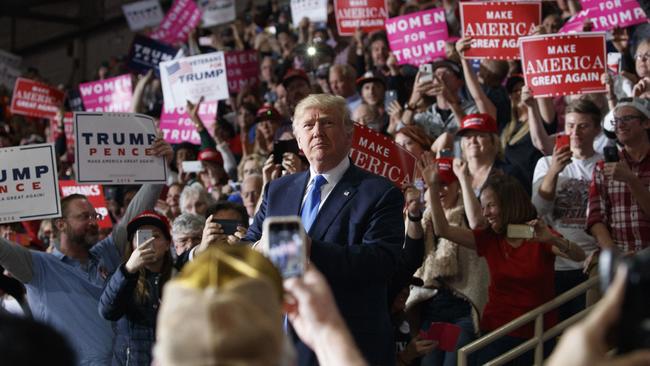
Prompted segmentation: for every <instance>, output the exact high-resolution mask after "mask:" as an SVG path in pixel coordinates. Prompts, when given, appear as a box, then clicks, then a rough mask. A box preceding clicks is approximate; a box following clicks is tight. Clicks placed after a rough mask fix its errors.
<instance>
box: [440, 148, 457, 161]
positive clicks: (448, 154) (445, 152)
mask: <svg viewBox="0 0 650 366" xmlns="http://www.w3.org/2000/svg"><path fill="white" fill-rule="evenodd" d="M440 157H441V158H452V159H453V158H454V150H452V149H442V150H440Z"/></svg>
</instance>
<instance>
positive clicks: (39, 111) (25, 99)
mask: <svg viewBox="0 0 650 366" xmlns="http://www.w3.org/2000/svg"><path fill="white" fill-rule="evenodd" d="M64 97H65V94H64V93H63V91H61V90H59V89H57V88H55V87H53V86H49V85H47V84H43V83H39V82H37V81H34V80H30V79H25V78H18V79H17V80H16V84H15V85H14V93H13V97H12V98H11V113H14V114H22V115H23V116H29V117H36V118H53V117H54V116H55V115H56V112H57V111H58V110H59V107H60V106H61V105H62V104H63V98H64Z"/></svg>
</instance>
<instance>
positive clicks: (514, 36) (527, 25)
mask: <svg viewBox="0 0 650 366" xmlns="http://www.w3.org/2000/svg"><path fill="white" fill-rule="evenodd" d="M460 16H461V26H462V34H463V37H472V47H471V48H470V49H469V50H467V51H465V57H466V58H470V59H471V58H491V59H499V60H517V59H519V43H518V40H519V37H525V36H528V35H531V34H533V32H534V31H535V27H536V26H538V25H539V24H540V23H541V21H542V3H541V1H517V2H514V1H486V2H461V3H460Z"/></svg>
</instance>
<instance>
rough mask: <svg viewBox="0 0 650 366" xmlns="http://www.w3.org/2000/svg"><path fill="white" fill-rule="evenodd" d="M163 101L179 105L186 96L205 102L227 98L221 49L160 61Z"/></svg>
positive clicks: (190, 99)
mask: <svg viewBox="0 0 650 366" xmlns="http://www.w3.org/2000/svg"><path fill="white" fill-rule="evenodd" d="M160 81H161V83H162V90H163V97H164V98H165V105H167V106H169V107H171V108H176V107H183V106H185V104H186V103H187V101H188V100H189V101H190V102H192V103H196V102H198V100H199V99H200V98H201V97H204V98H205V99H204V100H205V101H206V102H209V101H213V100H221V99H228V97H229V94H228V80H227V77H226V61H225V59H224V54H223V52H212V53H206V54H203V55H196V56H191V57H184V58H181V59H177V60H173V61H167V62H161V63H160Z"/></svg>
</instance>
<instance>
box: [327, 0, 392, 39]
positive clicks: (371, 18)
mask: <svg viewBox="0 0 650 366" xmlns="http://www.w3.org/2000/svg"><path fill="white" fill-rule="evenodd" d="M334 14H335V15H336V26H337V28H338V31H339V35H342V36H351V35H353V34H354V32H355V31H356V30H357V28H361V30H363V31H364V32H365V33H369V32H372V31H376V30H380V29H384V24H385V21H386V18H388V7H387V6H386V0H334Z"/></svg>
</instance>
